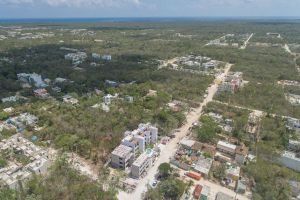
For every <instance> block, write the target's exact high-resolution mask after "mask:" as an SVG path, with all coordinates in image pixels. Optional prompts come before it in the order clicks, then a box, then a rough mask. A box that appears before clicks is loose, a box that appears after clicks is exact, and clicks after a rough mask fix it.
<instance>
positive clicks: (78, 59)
mask: <svg viewBox="0 0 300 200" xmlns="http://www.w3.org/2000/svg"><path fill="white" fill-rule="evenodd" d="M86 58H87V54H86V53H85V52H76V53H68V54H67V55H65V59H66V60H71V61H72V63H73V64H75V65H78V64H80V63H82V62H83V61H84V60H85V59H86Z"/></svg>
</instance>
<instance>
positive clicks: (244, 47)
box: [240, 33, 254, 49]
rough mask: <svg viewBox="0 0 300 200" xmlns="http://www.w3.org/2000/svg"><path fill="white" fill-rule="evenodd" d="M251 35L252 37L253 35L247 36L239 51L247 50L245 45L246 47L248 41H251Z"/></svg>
mask: <svg viewBox="0 0 300 200" xmlns="http://www.w3.org/2000/svg"><path fill="white" fill-rule="evenodd" d="M253 35H254V33H252V34H251V35H250V36H249V38H248V39H247V40H246V41H245V42H244V45H243V46H241V48H240V49H246V48H247V45H248V43H249V41H250V40H251V38H252V37H253Z"/></svg>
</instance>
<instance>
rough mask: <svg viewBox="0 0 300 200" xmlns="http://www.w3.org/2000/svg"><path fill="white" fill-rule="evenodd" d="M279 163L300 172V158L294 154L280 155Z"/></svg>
mask: <svg viewBox="0 0 300 200" xmlns="http://www.w3.org/2000/svg"><path fill="white" fill-rule="evenodd" d="M280 161H281V163H282V164H283V165H284V166H286V167H288V168H290V169H293V170H295V171H297V172H300V156H299V155H298V154H296V153H294V152H290V151H285V152H284V153H283V154H282V155H281V159H280Z"/></svg>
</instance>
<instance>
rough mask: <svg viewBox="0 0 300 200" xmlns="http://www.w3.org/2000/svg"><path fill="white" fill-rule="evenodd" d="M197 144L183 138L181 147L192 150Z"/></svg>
mask: <svg viewBox="0 0 300 200" xmlns="http://www.w3.org/2000/svg"><path fill="white" fill-rule="evenodd" d="M194 144H195V141H194V140H189V139H187V138H183V139H182V140H181V141H180V145H181V146H182V147H183V148H185V149H192V148H193V146H194Z"/></svg>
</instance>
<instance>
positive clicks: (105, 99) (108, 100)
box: [103, 94, 118, 105]
mask: <svg viewBox="0 0 300 200" xmlns="http://www.w3.org/2000/svg"><path fill="white" fill-rule="evenodd" d="M117 97H118V94H115V95H114V96H113V95H111V94H107V95H105V96H104V97H103V103H105V104H106V105H109V104H111V101H112V100H113V99H115V98H117Z"/></svg>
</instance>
